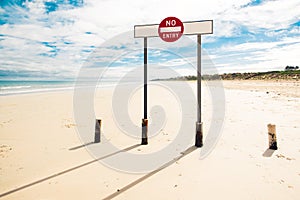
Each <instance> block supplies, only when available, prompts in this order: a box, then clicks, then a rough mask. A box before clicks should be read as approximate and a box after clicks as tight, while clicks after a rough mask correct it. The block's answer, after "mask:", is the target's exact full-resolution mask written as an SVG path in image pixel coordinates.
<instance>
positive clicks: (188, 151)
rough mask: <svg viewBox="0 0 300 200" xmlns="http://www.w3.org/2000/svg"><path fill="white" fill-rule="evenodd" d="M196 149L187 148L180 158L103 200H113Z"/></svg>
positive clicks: (193, 147)
mask: <svg viewBox="0 0 300 200" xmlns="http://www.w3.org/2000/svg"><path fill="white" fill-rule="evenodd" d="M196 149H197V147H195V146H191V147H189V148H188V149H186V150H185V151H184V152H181V155H180V156H178V157H176V158H174V159H173V160H171V161H169V162H167V163H166V164H164V165H162V166H161V167H159V168H158V169H156V170H154V171H152V172H150V173H148V174H146V175H144V176H142V177H141V178H139V179H137V180H135V181H133V182H132V183H130V184H128V185H126V186H125V187H123V188H121V189H119V190H118V191H117V192H115V193H112V194H111V195H109V196H107V197H105V198H104V199H103V200H108V199H112V198H114V197H116V196H118V195H120V194H121V193H123V192H125V191H126V190H128V189H130V188H132V187H134V186H135V185H137V184H139V183H140V182H142V181H144V180H146V179H147V178H149V177H150V176H153V175H154V174H156V173H158V172H160V171H161V170H163V169H165V168H167V167H169V166H170V165H172V164H174V163H175V162H177V161H178V160H180V159H181V158H183V157H184V156H186V155H188V154H190V153H192V152H193V151H194V150H196Z"/></svg>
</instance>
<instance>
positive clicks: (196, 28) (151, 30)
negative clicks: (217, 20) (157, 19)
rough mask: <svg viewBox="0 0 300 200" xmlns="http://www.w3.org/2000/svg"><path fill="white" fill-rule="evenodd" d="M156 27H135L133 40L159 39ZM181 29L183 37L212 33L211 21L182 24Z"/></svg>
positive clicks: (150, 25) (157, 25) (149, 25)
mask: <svg viewBox="0 0 300 200" xmlns="http://www.w3.org/2000/svg"><path fill="white" fill-rule="evenodd" d="M158 27H159V24H145V25H135V26H134V37H135V38H149V37H159V34H158ZM183 27H184V30H183V35H206V34H212V33H213V21H212V20H202V21H188V22H183Z"/></svg>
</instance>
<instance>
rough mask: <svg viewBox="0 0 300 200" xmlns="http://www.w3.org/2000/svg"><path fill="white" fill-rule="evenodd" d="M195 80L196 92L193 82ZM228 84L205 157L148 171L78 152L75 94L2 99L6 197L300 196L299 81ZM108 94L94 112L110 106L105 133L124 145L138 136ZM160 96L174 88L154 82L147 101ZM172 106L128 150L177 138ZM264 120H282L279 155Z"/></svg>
mask: <svg viewBox="0 0 300 200" xmlns="http://www.w3.org/2000/svg"><path fill="white" fill-rule="evenodd" d="M189 84H190V85H191V87H192V88H193V89H194V91H195V86H196V85H195V82H190V83H189ZM223 84H224V88H225V95H226V99H225V101H226V114H225V120H224V126H223V131H222V136H221V138H220V140H219V142H218V144H217V146H216V147H215V149H214V150H213V152H212V153H211V154H210V155H209V156H208V157H207V158H205V159H203V160H199V155H200V153H199V152H200V151H201V149H196V150H194V151H192V152H191V153H189V154H188V155H186V156H185V157H183V158H182V159H180V160H178V161H176V162H175V161H174V163H172V164H170V165H169V166H167V167H166V168H165V169H163V170H161V171H158V172H157V173H155V174H154V173H153V174H151V173H150V174H148V175H147V174H141V173H138V174H132V173H124V172H120V171H117V170H114V169H111V168H109V167H106V166H104V165H103V164H101V163H99V162H94V161H93V160H94V158H93V157H92V156H91V155H90V154H89V153H88V152H87V150H86V149H85V148H77V149H76V148H75V149H74V147H78V146H80V145H82V143H81V141H80V139H79V137H78V133H77V131H76V127H77V126H79V125H78V124H76V123H75V121H74V117H73V93H72V92H71V91H69V92H59V93H58V92H52V93H42V94H26V95H16V96H2V97H0V112H1V115H0V199H103V198H105V197H107V196H109V195H111V194H117V196H116V197H115V199H299V196H300V145H299V144H300V123H299V122H300V114H299V113H300V82H297V81H294V82H293V81H223ZM150 91H151V90H150ZM155 91H156V92H155ZM203 93H204V94H203V121H204V136H205V133H206V132H207V129H208V128H207V126H205V125H206V124H209V121H210V116H211V115H210V113H209V112H211V110H210V106H209V105H210V99H209V98H210V97H209V95H207V94H206V93H205V90H204V91H203ZM111 95H112V90H111V89H104V90H101V91H100V92H99V93H97V94H96V95H95V100H96V104H95V110H97V111H98V110H101V109H100V108H102V109H103V104H104V105H107V106H105V108H106V112H104V113H105V114H103V113H99V112H96V114H97V116H98V117H101V118H102V119H103V120H104V122H105V123H104V125H103V129H105V131H104V133H108V132H114V134H112V135H110V139H111V142H113V143H114V144H115V145H117V146H119V148H125V147H129V146H132V145H134V144H138V143H140V140H136V139H132V138H129V139H128V138H126V135H125V136H124V134H122V136H120V134H118V128H117V127H116V126H115V125H114V122H113V117H112V114H111V112H110V111H109V109H110V107H111V106H109V105H110V100H111V98H110V97H111ZM168 95H169V96H168ZM136 96H137V97H136V98H133V100H132V102H131V104H130V109H131V110H132V113H133V114H132V116H131V118H132V120H133V121H136V123H137V124H139V123H140V121H141V119H140V118H141V117H140V116H142V109H141V108H142V103H141V102H142V101H141V98H140V97H139V95H136ZM158 101H162V102H164V105H165V107H166V110H167V111H168V110H170V109H171V110H174V107H176V101H174V100H172V98H171V96H170V94H165V96H164V93H163V92H161V91H159V88H156V89H155V88H152V93H151V99H150V100H149V104H155V103H157V102H158ZM168 106H169V107H168ZM172 112H175V114H172V115H168V123H167V124H166V126H165V128H164V130H163V131H162V132H160V133H159V134H158V135H157V136H155V137H154V138H151V139H150V140H149V142H150V144H149V145H147V146H139V147H136V148H132V149H131V150H129V151H130V152H132V153H136V154H142V153H147V152H155V151H157V149H159V148H163V147H164V146H165V145H167V144H168V143H170V142H172V139H173V138H174V137H175V136H174V133H176V129H178V125H176V124H178V122H179V121H180V118H178V115H177V114H178V113H177V114H176V112H180V109H179V111H178V110H177V111H176V109H175V111H172ZM268 123H273V124H276V129H277V137H278V146H279V149H278V150H276V151H275V152H270V151H268V150H267V147H268V135H267V124H268ZM170 124H173V125H174V126H170ZM91 128H93V127H91ZM91 134H92V133H91ZM190 134H195V133H193V132H191V133H190ZM190 145H191V146H192V145H193V141H191V144H190ZM72 148H73V150H72ZM179 155H180V154H179ZM135 181H136V182H135ZM131 183H134V184H132V185H130V184H131ZM24 186H25V187H24ZM126 186H128V187H127V190H125V191H124V190H122V188H123V187H126ZM120 189H121V190H120ZM118 190H120V191H119V192H118ZM7 192H9V193H7Z"/></svg>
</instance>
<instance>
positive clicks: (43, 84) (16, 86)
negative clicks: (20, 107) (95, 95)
mask: <svg viewBox="0 0 300 200" xmlns="http://www.w3.org/2000/svg"><path fill="white" fill-rule="evenodd" d="M73 88H74V81H22V80H5V81H4V80H0V95H15V94H25V93H36V92H47V91H59V90H71V89H73Z"/></svg>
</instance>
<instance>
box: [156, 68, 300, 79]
mask: <svg viewBox="0 0 300 200" xmlns="http://www.w3.org/2000/svg"><path fill="white" fill-rule="evenodd" d="M220 79H221V80H296V81H298V80H300V70H288V71H269V72H245V73H224V74H220V75H219V74H213V75H206V74H204V75H202V80H220ZM192 80H197V76H194V75H189V76H179V77H174V78H167V79H154V80H152V81H192Z"/></svg>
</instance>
